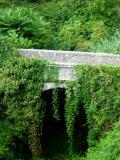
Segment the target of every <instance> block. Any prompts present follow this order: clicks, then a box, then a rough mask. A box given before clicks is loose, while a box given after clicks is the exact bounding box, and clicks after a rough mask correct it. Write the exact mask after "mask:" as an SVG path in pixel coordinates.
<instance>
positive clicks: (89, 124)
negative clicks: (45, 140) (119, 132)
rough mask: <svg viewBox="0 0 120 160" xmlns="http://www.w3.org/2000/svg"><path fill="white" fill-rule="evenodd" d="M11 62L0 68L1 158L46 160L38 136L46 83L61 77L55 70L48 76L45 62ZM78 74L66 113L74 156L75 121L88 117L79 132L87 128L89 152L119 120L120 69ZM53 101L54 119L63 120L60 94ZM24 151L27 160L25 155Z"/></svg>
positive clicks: (102, 68)
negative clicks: (25, 153) (38, 159)
mask: <svg viewBox="0 0 120 160" xmlns="http://www.w3.org/2000/svg"><path fill="white" fill-rule="evenodd" d="M5 53H7V52H5ZM8 53H9V52H8ZM12 53H13V54H14V52H12ZM3 57H4V56H3ZM8 57H9V56H5V58H4V61H2V63H1V66H0V126H1V127H0V158H2V157H3V158H6V159H7V160H13V159H24V158H25V157H26V156H27V158H25V159H30V158H29V156H30V157H42V147H41V138H40V130H41V129H42V124H43V118H44V116H45V114H44V113H45V104H44V103H45V102H44V101H43V99H42V98H41V95H42V93H43V87H44V83H45V82H47V81H51V82H56V80H57V79H56V80H55V76H56V75H54V76H53V73H56V74H57V72H52V71H53V70H52V69H54V68H52V69H51V70H50V68H49V67H47V64H48V63H47V62H46V61H42V60H39V59H25V58H22V57H20V56H17V53H15V54H14V56H13V55H11V56H10V57H12V58H10V57H9V58H8ZM75 71H76V74H77V79H76V80H75V81H72V82H68V83H67V87H66V99H65V101H66V104H65V107H64V109H65V115H64V116H65V125H66V130H67V133H68V137H69V152H70V153H74V146H75V145H74V142H75V141H74V136H75V132H76V129H75V126H76V119H77V121H79V118H80V119H81V120H82V119H84V118H85V117H86V120H84V121H79V123H81V124H79V123H77V127H78V128H79V126H80V127H81V125H82V126H84V129H85V130H86V131H85V132H86V133H85V134H86V138H87V143H88V144H87V145H88V146H87V145H86V146H85V147H89V148H91V147H94V146H96V144H97V142H99V140H100V139H101V138H102V137H104V133H105V132H108V131H109V130H111V129H112V127H113V124H114V123H115V122H116V121H118V120H119V117H120V107H119V106H120V81H119V79H120V68H119V67H109V66H85V65H83V66H77V67H76V68H75ZM48 73H49V74H48ZM52 97H53V100H52V101H53V102H52V110H53V117H54V118H55V119H56V120H60V117H59V116H60V115H59V108H58V107H60V105H58V104H59V101H58V100H59V98H58V94H57V89H56V90H53V92H52ZM81 104H82V105H81ZM81 131H82V130H79V132H81ZM79 132H77V134H78V135H79ZM80 134H81V133H80ZM83 134H84V133H83ZM83 134H81V136H83ZM80 140H82V138H80ZM82 143H84V142H82ZM85 143H86V140H85ZM24 147H26V148H27V153H29V156H28V155H24V154H23V150H22V149H21V148H24ZM16 151H17V152H16ZM86 151H87V150H85V152H86ZM80 153H81V152H80Z"/></svg>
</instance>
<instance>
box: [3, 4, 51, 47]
mask: <svg viewBox="0 0 120 160" xmlns="http://www.w3.org/2000/svg"><path fill="white" fill-rule="evenodd" d="M11 30H14V32H16V34H17V35H18V37H23V38H27V39H28V40H32V41H33V44H34V47H38V48H47V47H48V48H49V47H51V45H52V42H51V40H52V36H51V33H50V24H49V23H48V22H45V21H44V20H43V18H42V17H39V15H38V14H37V12H35V11H34V10H33V9H31V8H25V7H17V8H11V9H9V10H8V9H7V10H4V11H2V13H1V14H0V32H1V33H2V34H3V35H6V34H7V35H8V33H9V32H10V31H11Z"/></svg>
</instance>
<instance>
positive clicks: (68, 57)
mask: <svg viewBox="0 0 120 160" xmlns="http://www.w3.org/2000/svg"><path fill="white" fill-rule="evenodd" d="M19 52H20V54H21V55H24V56H25V57H39V58H42V59H45V60H48V61H50V62H62V63H71V64H75V65H76V64H91V65H96V64H97V65H99V64H102V65H112V66H120V55H114V54H107V53H89V52H75V51H54V50H38V49H19Z"/></svg>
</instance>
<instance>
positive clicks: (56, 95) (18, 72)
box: [0, 0, 120, 160]
mask: <svg viewBox="0 0 120 160" xmlns="http://www.w3.org/2000/svg"><path fill="white" fill-rule="evenodd" d="M119 4H120V2H119V1H118V0H114V1H111V0H102V2H100V1H99V0H94V1H93V0H69V1H67V0H60V1H57V0H51V1H50V0H49V1H47V0H46V1H45V0H0V159H2V160H4V159H5V160H27V159H35V160H37V159H41V158H42V157H43V158H45V159H47V160H48V159H49V158H50V159H53V160H57V159H58V160H61V159H66V160H67V159H72V160H97V159H99V160H119V159H120V132H119V130H120V92H119V89H120V81H119V79H120V68H119V67H109V66H102V67H101V66H77V67H76V68H75V71H76V75H77V79H76V81H74V82H68V83H67V84H66V85H67V86H66V90H64V91H63V90H60V89H53V90H50V91H48V92H45V91H44V83H46V82H58V80H57V76H58V75H57V74H58V72H57V66H53V67H51V68H50V67H49V66H48V62H46V61H43V60H40V59H25V58H23V57H21V56H20V55H19V54H18V53H17V51H16V49H17V48H18V47H21V48H40V49H64V50H80V51H95V52H110V53H114V54H119V53H120V31H119V29H120V28H119V27H120V26H119V20H120V13H119V12H120V11H119ZM111 35H112V36H111ZM46 97H47V99H46ZM61 106H62V108H61ZM47 123H48V125H47ZM53 124H54V126H55V127H54V126H52V125H53ZM45 125H46V126H45ZM57 126H60V127H61V128H62V131H63V135H62V136H61V134H60V133H61V130H60V128H58V127H57ZM47 127H48V128H47ZM50 127H51V128H50ZM52 129H53V131H54V132H56V135H54V137H52V136H51V135H50V134H52ZM57 130H58V131H57ZM46 132H49V134H48V135H49V136H50V137H51V139H47V140H48V141H49V142H46V139H45V138H47V135H43V134H47V133H46ZM55 138H57V140H59V142H57V143H58V146H59V145H60V144H62V145H63V147H62V148H63V149H61V150H64V152H65V153H64V154H65V155H64V154H63V155H62V154H61V153H60V154H59V153H58V155H50V154H49V152H50V151H46V150H47V149H46V148H43V146H47V145H48V143H51V142H50V141H53V140H54V141H55ZM62 142H64V143H62ZM55 143H56V141H55ZM51 148H52V146H51ZM58 148H59V147H58ZM54 149H55V147H54ZM49 150H50V148H49ZM51 152H53V151H51ZM46 153H47V154H49V157H46V155H47V154H46ZM56 153H57V150H56Z"/></svg>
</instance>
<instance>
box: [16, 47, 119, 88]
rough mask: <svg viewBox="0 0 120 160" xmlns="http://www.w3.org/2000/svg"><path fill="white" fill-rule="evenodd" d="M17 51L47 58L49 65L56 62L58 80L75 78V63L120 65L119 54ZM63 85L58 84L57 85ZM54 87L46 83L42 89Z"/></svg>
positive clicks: (24, 54)
mask: <svg viewBox="0 0 120 160" xmlns="http://www.w3.org/2000/svg"><path fill="white" fill-rule="evenodd" d="M19 53H20V54H21V55H22V56H25V57H27V58H32V57H37V58H41V59H45V60H48V61H49V62H50V63H51V66H52V65H54V64H57V65H58V67H59V76H58V80H63V81H71V80H72V81H73V80H75V79H76V75H75V72H74V69H73V68H74V66H76V65H86V64H89V65H111V66H113V67H115V66H120V55H114V54H106V53H89V52H73V51H53V50H37V49H19ZM58 86H59V87H61V86H65V85H64V84H58V85H57V87H58ZM50 88H56V84H53V83H52V84H51V83H47V84H45V87H44V89H45V90H46V89H50Z"/></svg>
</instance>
